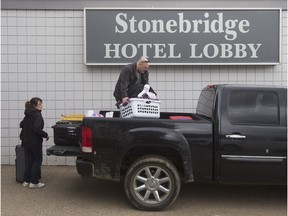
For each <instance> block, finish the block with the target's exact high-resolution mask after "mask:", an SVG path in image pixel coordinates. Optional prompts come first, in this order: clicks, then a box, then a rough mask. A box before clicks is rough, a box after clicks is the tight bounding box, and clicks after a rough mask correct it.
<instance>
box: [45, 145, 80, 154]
mask: <svg viewBox="0 0 288 216" xmlns="http://www.w3.org/2000/svg"><path fill="white" fill-rule="evenodd" d="M46 154H47V155H55V156H80V155H82V150H81V147H80V146H64V145H54V146H52V147H50V148H48V149H47V150H46Z"/></svg>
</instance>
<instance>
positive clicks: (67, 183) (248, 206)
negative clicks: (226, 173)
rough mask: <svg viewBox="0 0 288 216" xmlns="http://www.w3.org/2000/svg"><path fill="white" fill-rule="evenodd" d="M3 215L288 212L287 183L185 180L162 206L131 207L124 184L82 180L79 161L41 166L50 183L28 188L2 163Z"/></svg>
mask: <svg viewBox="0 0 288 216" xmlns="http://www.w3.org/2000/svg"><path fill="white" fill-rule="evenodd" d="M1 169H2V170H1V213H2V214H1V215H2V216H26V215H27V216H31V215H35V216H41V215H44V216H48V215H49V216H66V215H67V216H68V215H69V216H74V215H75V216H78V215H79V216H80V215H81V216H90V215H93V216H95V215H96V216H100V215H105V216H110V215H111V216H113V215H115V216H122V215H123V216H124V215H125V216H132V215H133V216H135V215H137V216H142V215H145V216H146V215H149V216H150V215H157V216H158V215H159V216H161V215H163V216H164V215H165V216H170V215H171V216H175V215H178V216H180V215H181V216H182V215H187V216H188V215H189V216H194V215H195V216H202V215H203V216H242V215H243V216H244V215H245V216H250V215H251V216H266V215H267V216H271V215H273V216H286V215H287V193H286V192H287V189H286V187H284V186H281V187H280V186H261V187H260V186H231V185H213V184H209V185H196V184H185V185H183V187H182V189H181V192H180V195H179V197H178V199H177V200H176V202H175V203H174V204H173V205H172V206H170V207H169V208H168V209H166V210H165V211H162V212H157V213H155V212H143V211H139V210H137V209H135V208H133V207H132V206H131V205H130V203H129V202H128V200H127V198H126V195H125V193H124V189H123V185H122V184H121V183H115V182H110V181H104V180H97V179H88V180H87V179H86V180H82V179H81V177H80V176H79V175H78V174H77V171H76V168H75V167H73V166H72V167H68V166H43V168H42V181H43V182H44V183H46V187H45V188H42V189H34V190H32V189H28V188H24V187H22V185H21V184H19V183H17V182H16V181H15V167H14V166H2V167H1Z"/></svg>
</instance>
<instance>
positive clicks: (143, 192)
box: [124, 155, 181, 211]
mask: <svg viewBox="0 0 288 216" xmlns="http://www.w3.org/2000/svg"><path fill="white" fill-rule="evenodd" d="M124 185H125V192H126V195H127V197H128V199H129V200H130V202H131V203H132V204H133V205H134V206H135V207H137V208H138V209H140V210H145V211H159V210H161V209H164V208H166V207H168V206H169V205H171V204H172V203H173V202H174V201H175V200H176V198H177V197H178V194H179V192H180V188H181V184H180V177H179V174H178V171H177V169H176V168H175V166H174V165H173V164H172V163H171V162H170V161H169V160H167V159H165V158H163V157H159V156H154V155H152V156H145V157H142V158H139V159H138V160H137V161H135V162H134V163H133V164H132V165H131V166H130V167H129V168H128V171H127V174H126V177H125V184H124Z"/></svg>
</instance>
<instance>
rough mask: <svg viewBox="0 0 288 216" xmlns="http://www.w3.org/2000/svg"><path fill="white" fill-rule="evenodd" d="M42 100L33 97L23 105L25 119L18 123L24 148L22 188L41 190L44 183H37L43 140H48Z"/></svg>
mask: <svg viewBox="0 0 288 216" xmlns="http://www.w3.org/2000/svg"><path fill="white" fill-rule="evenodd" d="M42 106H43V104H42V99H40V98H38V97H33V98H32V99H31V100H30V101H26V103H25V112H24V114H25V117H24V119H23V120H22V121H21V123H20V128H22V131H21V134H20V139H21V140H22V147H24V148H25V154H26V160H27V167H25V173H24V182H23V186H24V187H28V186H29V188H42V187H44V186H45V184H44V183H41V182H40V181H39V179H40V173H41V165H42V160H43V153H42V143H43V138H46V141H47V140H48V139H49V136H48V134H47V133H46V132H45V131H44V130H43V128H44V119H43V117H42V114H41V111H42Z"/></svg>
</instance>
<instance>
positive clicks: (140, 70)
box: [113, 56, 149, 107]
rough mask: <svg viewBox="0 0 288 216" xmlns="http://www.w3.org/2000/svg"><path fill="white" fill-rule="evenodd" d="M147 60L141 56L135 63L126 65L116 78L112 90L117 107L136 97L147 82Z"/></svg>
mask: <svg viewBox="0 0 288 216" xmlns="http://www.w3.org/2000/svg"><path fill="white" fill-rule="evenodd" d="M148 68H149V60H148V58H147V57H144V56H142V57H141V58H140V59H139V60H138V61H137V62H136V63H132V64H128V65H126V66H125V67H124V68H123V69H122V71H121V73H120V76H119V78H118V81H117V83H116V86H115V90H114V93H113V95H114V97H115V99H116V101H117V103H116V106H117V107H118V106H119V105H120V104H121V103H123V104H126V103H128V100H129V98H131V97H137V95H138V94H139V93H140V92H141V91H142V90H143V86H144V85H145V84H148V81H149V72H148Z"/></svg>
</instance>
